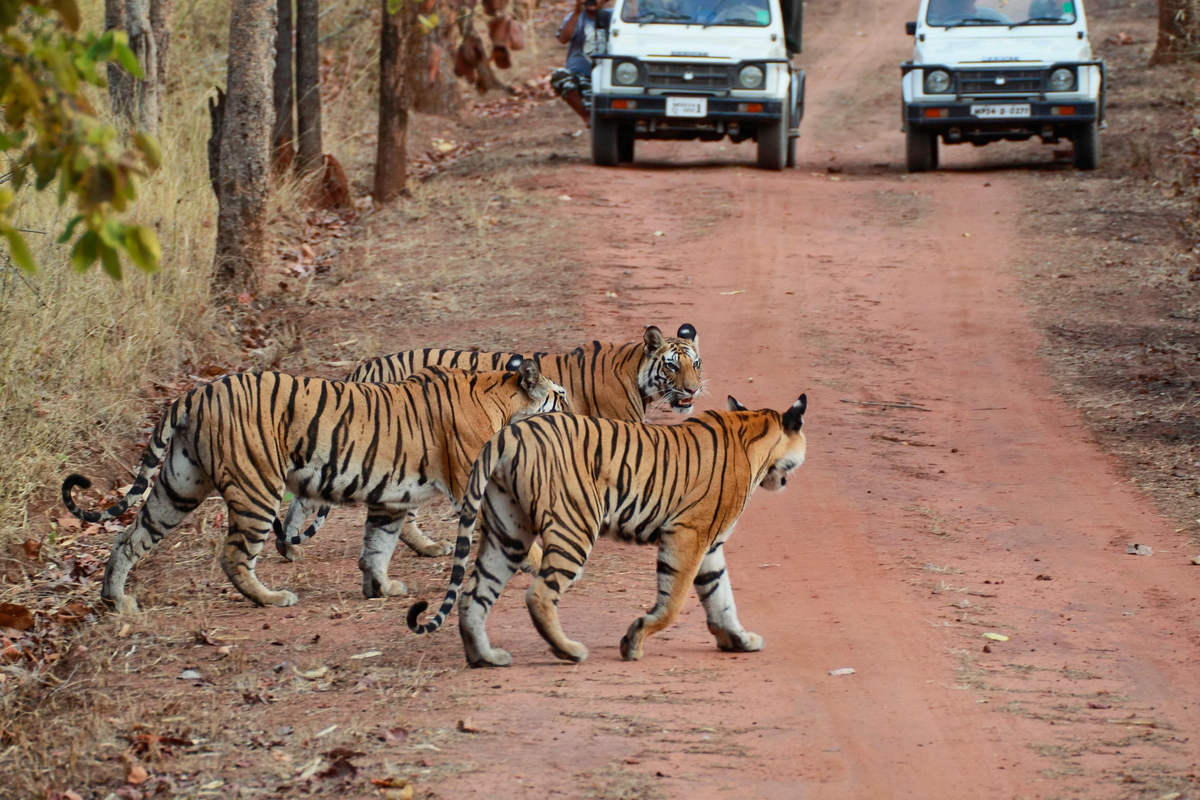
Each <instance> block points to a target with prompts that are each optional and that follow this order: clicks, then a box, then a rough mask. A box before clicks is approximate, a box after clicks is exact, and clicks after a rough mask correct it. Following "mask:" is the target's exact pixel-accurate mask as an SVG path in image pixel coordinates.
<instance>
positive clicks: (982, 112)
mask: <svg viewBox="0 0 1200 800" xmlns="http://www.w3.org/2000/svg"><path fill="white" fill-rule="evenodd" d="M1029 114H1030V107H1029V104H1028V103H1025V104H1021V105H986V106H971V115H972V116H975V117H982V118H984V119H1003V118H1005V117H1028V116H1029Z"/></svg>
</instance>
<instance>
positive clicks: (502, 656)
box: [458, 486, 534, 667]
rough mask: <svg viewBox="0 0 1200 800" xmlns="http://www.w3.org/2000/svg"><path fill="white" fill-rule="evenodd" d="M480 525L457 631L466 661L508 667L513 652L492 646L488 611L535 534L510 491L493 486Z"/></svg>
mask: <svg viewBox="0 0 1200 800" xmlns="http://www.w3.org/2000/svg"><path fill="white" fill-rule="evenodd" d="M479 528H480V530H481V535H480V540H479V552H478V554H477V555H476V556H475V570H474V573H473V574H472V575H471V579H470V580H469V581H468V582H467V585H466V587H465V588H464V590H463V595H462V599H460V600H459V606H458V632H459V633H460V634H461V635H462V640H463V649H464V650H465V651H466V656H467V663H468V664H470V665H471V666H472V667H507V666H508V665H509V664H511V663H512V656H510V655H509V654H508V652H507V651H505V650H501V649H500V648H498V647H496V648H493V647H492V645H491V642H490V641H488V635H487V618H488V613H489V612H490V611H491V610H492V606H493V605H494V604H495V602H496V599H497V598H499V597H500V593H501V592H502V591H504V587H505V586H507V585H508V582H509V581H510V580H511V579H512V576H513V575H515V574H516V573H517V570H518V569H519V567H520V565H521V562H522V561H524V559H525V554H526V552H527V551H528V550H529V546H530V544H532V543H533V537H534V534H533V530H532V529H531V528H530V527H529V525H528V524H527V523H526V522H525V515H524V513H523V512H522V511H521V510H520V509H518V508H517V507H516V505H515V504H513V503H512V502H511V499H510V498H509V497H508V496H507V495H500V494H499V493H498V492H497V491H495V490H494V489H493V487H490V486H489V487H488V494H487V496H486V498H485V503H484V506H483V508H482V510H481V512H480V520H479Z"/></svg>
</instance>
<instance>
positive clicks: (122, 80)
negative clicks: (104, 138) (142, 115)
mask: <svg viewBox="0 0 1200 800" xmlns="http://www.w3.org/2000/svg"><path fill="white" fill-rule="evenodd" d="M124 29H125V4H124V2H123V1H122V0H104V30H105V31H111V30H118V31H119V30H124ZM108 98H109V102H110V103H111V105H112V113H113V116H114V117H118V118H121V119H123V120H124V121H125V123H126V124H129V125H132V124H133V76H132V75H130V74H129V73H128V72H126V71H125V70H124V69H122V68H121V65H120V64H117V63H116V62H115V61H110V62H108Z"/></svg>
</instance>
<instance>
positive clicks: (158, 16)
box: [150, 0, 174, 122]
mask: <svg viewBox="0 0 1200 800" xmlns="http://www.w3.org/2000/svg"><path fill="white" fill-rule="evenodd" d="M173 5H174V2H173V0H150V29H151V30H152V31H153V32H154V49H155V51H156V52H157V53H158V64H157V68H158V100H159V103H158V118H159V121H160V122H161V121H162V98H163V95H164V94H166V90H167V76H168V75H170V73H169V72H168V71H167V67H168V66H169V63H168V56H169V55H170V52H171V22H172V21H171V16H172V13H171V12H172V6H173Z"/></svg>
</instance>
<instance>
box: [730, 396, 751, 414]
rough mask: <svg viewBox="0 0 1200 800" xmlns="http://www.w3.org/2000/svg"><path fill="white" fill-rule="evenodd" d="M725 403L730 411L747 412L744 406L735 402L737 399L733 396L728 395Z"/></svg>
mask: <svg viewBox="0 0 1200 800" xmlns="http://www.w3.org/2000/svg"><path fill="white" fill-rule="evenodd" d="M726 402H727V403H728V404H729V410H730V411H748V410H749V409H747V408H746V407H745V406H744V405H742V404H741V403H739V402H738V401H737V398H735V397H734V396H733V395H729V399H728V400H727V401H726Z"/></svg>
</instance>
